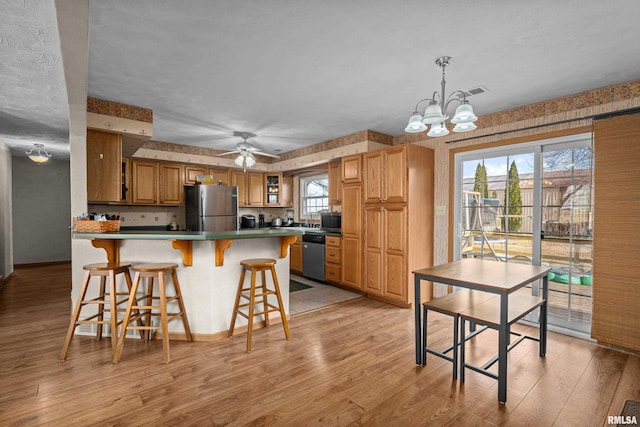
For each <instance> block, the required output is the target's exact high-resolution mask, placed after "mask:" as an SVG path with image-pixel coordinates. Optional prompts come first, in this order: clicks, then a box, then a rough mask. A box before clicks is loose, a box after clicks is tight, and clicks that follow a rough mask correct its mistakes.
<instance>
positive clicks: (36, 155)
mask: <svg viewBox="0 0 640 427" xmlns="http://www.w3.org/2000/svg"><path fill="white" fill-rule="evenodd" d="M25 154H26V155H27V156H29V158H30V159H31V160H32V161H34V162H36V163H44V162H46V161H47V160H49V158H51V154H49V153H47V150H46V149H45V148H44V144H33V147H31V150H29V151H25Z"/></svg>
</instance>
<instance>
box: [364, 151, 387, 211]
mask: <svg viewBox="0 0 640 427" xmlns="http://www.w3.org/2000/svg"><path fill="white" fill-rule="evenodd" d="M382 160H383V154H382V152H381V151H379V152H374V153H367V154H365V155H364V174H365V180H364V202H365V203H378V202H381V201H383V188H382V182H383V173H384V169H383V163H382Z"/></svg>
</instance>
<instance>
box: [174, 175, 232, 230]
mask: <svg viewBox="0 0 640 427" xmlns="http://www.w3.org/2000/svg"><path fill="white" fill-rule="evenodd" d="M184 203H185V216H186V221H187V230H190V231H231V230H237V229H238V187H230V186H226V185H215V184H197V185H193V186H189V185H185V187H184Z"/></svg>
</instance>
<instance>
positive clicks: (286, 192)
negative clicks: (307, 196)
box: [280, 176, 293, 208]
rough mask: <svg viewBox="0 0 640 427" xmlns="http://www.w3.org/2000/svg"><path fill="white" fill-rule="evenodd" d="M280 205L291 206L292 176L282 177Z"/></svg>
mask: <svg viewBox="0 0 640 427" xmlns="http://www.w3.org/2000/svg"><path fill="white" fill-rule="evenodd" d="M280 197H281V198H282V199H281V206H282V207H286V208H289V207H291V206H293V177H292V176H288V177H286V178H282V194H280Z"/></svg>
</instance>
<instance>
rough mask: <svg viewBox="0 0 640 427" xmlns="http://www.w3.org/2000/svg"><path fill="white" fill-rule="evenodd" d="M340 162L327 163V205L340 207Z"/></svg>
mask: <svg viewBox="0 0 640 427" xmlns="http://www.w3.org/2000/svg"><path fill="white" fill-rule="evenodd" d="M340 174H341V171H340V162H333V163H329V171H328V176H329V204H330V205H331V206H336V205H340V203H341V199H342V177H341V175H340Z"/></svg>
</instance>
